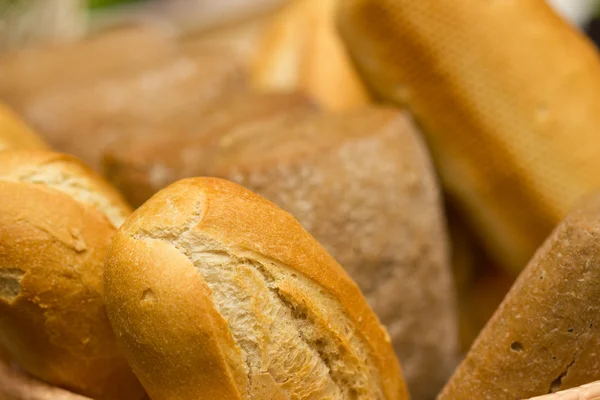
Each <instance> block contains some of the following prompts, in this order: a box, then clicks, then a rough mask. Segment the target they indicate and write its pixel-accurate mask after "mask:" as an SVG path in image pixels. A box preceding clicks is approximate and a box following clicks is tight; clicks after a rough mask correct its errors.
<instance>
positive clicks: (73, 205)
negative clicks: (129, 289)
mask: <svg viewBox="0 0 600 400" xmlns="http://www.w3.org/2000/svg"><path fill="white" fill-rule="evenodd" d="M0 204H1V205H2V207H0V248H1V249H2V251H0V326H2V329H1V330H0V346H1V347H2V348H3V349H4V350H5V351H6V352H7V353H8V356H9V357H10V358H11V359H13V360H14V361H15V362H17V363H18V364H19V365H21V366H22V367H23V368H25V369H26V370H27V371H28V372H30V373H31V374H32V375H34V376H36V377H38V378H41V379H43V380H45V381H47V382H49V383H50V384H51V385H55V386H60V387H65V388H68V389H70V390H72V391H74V392H78V393H82V394H85V395H87V396H90V397H93V398H95V399H100V400H101V399H107V400H108V399H110V400H112V399H124V400H125V399H127V400H134V399H140V398H141V397H142V395H143V390H142V389H141V387H140V386H139V383H138V382H137V379H136V378H135V377H134V376H133V373H132V372H131V370H130V368H129V366H128V365H127V363H126V361H125V360H124V359H123V356H122V355H121V353H120V350H119V349H118V346H117V344H116V340H115V337H114V334H113V333H112V329H111V327H110V324H109V321H108V319H107V316H106V309H105V306H104V301H103V298H102V295H103V282H102V278H103V266H104V257H105V255H106V251H107V248H108V245H109V244H110V241H111V239H112V236H113V234H114V233H115V230H116V227H118V226H120V225H121V223H122V221H123V219H124V218H125V217H127V216H128V215H129V213H130V212H131V210H130V208H129V206H127V205H126V204H125V203H124V201H123V200H122V198H121V197H120V195H119V194H118V193H117V192H116V190H114V189H113V188H111V187H110V186H109V185H108V184H107V183H106V182H104V181H103V180H102V179H101V178H100V177H98V176H96V175H95V174H94V173H93V172H91V171H89V169H88V168H86V167H85V166H83V165H82V164H81V163H80V162H79V161H77V160H76V159H73V158H72V157H69V156H65V155H61V154H57V153H53V152H49V151H42V150H38V151H33V150H29V151H27V150H21V151H18V150H14V151H5V152H0ZM6 362H7V360H6V358H5V359H4V360H3V361H2V363H1V364H3V367H2V371H3V372H2V374H1V375H2V376H1V379H5V380H9V379H10V381H11V384H10V385H7V386H5V387H4V388H3V389H4V390H5V391H6V392H8V393H12V396H15V397H14V398H15V399H18V400H25V399H31V398H36V396H38V395H41V394H42V393H44V392H45V391H46V389H45V387H42V386H41V385H39V384H35V383H33V381H32V380H31V379H27V378H25V377H23V376H22V374H16V373H9V372H10V371H8V370H7V369H6V368H7V364H6ZM7 374H8V375H7ZM13 375H14V376H13ZM51 392H53V391H51ZM0 393H2V391H0ZM57 393H58V392H57ZM27 396H30V397H27Z"/></svg>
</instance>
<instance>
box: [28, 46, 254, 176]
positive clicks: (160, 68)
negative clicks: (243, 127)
mask: <svg viewBox="0 0 600 400" xmlns="http://www.w3.org/2000/svg"><path fill="white" fill-rule="evenodd" d="M243 87H244V77H243V74H242V72H241V70H240V68H238V66H237V65H236V64H235V62H233V60H232V58H231V57H230V55H229V53H227V52H218V51H214V52H208V53H203V54H195V55H190V56H186V55H181V56H179V57H175V58H172V59H169V60H168V61H160V62H157V63H154V64H152V65H150V66H146V67H145V68H144V69H142V70H140V69H139V68H133V69H129V70H126V71H119V73H117V74H112V75H107V76H102V77H99V78H97V79H94V80H92V81H86V82H81V83H80V84H77V85H71V86H61V87H57V88H54V89H52V90H48V91H41V92H39V93H36V94H34V95H31V96H28V97H27V98H26V99H23V101H22V102H20V103H19V104H18V106H17V109H18V110H19V111H20V112H21V114H22V115H23V116H24V117H25V118H26V119H27V120H28V121H29V122H30V123H31V124H32V125H33V126H34V127H35V128H37V130H38V131H39V132H40V134H41V135H42V136H43V137H45V138H46V139H47V140H48V142H49V143H50V144H51V145H52V146H53V147H54V148H56V149H57V150H59V151H63V152H67V153H71V154H74V155H76V156H78V157H79V158H81V159H82V160H83V161H84V162H85V163H86V164H87V165H89V166H90V167H92V168H94V169H97V170H98V169H99V168H100V162H101V155H102V152H103V150H104V149H105V148H106V147H107V146H108V145H109V144H110V143H111V142H112V141H113V140H115V139H116V138H119V137H122V136H123V135H126V134H127V129H123V128H122V127H128V126H130V125H131V123H132V121H140V122H141V123H146V124H155V123H159V122H160V121H164V120H167V119H168V118H170V117H171V115H172V114H173V113H175V112H177V111H180V110H182V109H188V110H199V109H201V108H202V107H204V106H205V105H206V104H208V103H210V102H212V101H215V100H216V99H218V98H219V97H221V96H224V95H226V94H227V93H228V92H229V91H230V90H234V89H235V90H241V89H242V88H243Z"/></svg>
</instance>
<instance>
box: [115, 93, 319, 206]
mask: <svg viewBox="0 0 600 400" xmlns="http://www.w3.org/2000/svg"><path fill="white" fill-rule="evenodd" d="M315 112H317V108H316V106H315V105H314V104H313V102H312V101H310V100H309V99H308V98H307V97H306V96H304V95H301V94H298V93H254V92H248V93H246V94H240V93H234V94H231V95H230V96H226V97H224V98H223V99H221V100H220V101H216V102H214V103H213V104H211V105H210V106H208V107H206V108H205V109H203V110H202V111H194V112H193V113H190V112H187V111H186V112H184V113H179V114H178V115H177V117H176V118H171V119H169V120H168V121H165V123H162V124H154V125H152V126H144V125H143V124H142V125H140V124H139V123H138V124H134V125H132V126H131V127H129V128H128V132H129V134H128V135H126V136H124V137H122V138H121V139H119V140H116V141H115V142H114V143H113V144H112V145H111V146H109V147H108V148H107V150H106V153H105V156H104V173H105V175H106V176H107V177H108V178H109V179H110V180H111V182H112V183H113V184H114V185H115V186H116V187H117V188H118V189H119V190H120V191H121V192H122V193H123V194H124V195H125V197H126V198H127V200H128V201H129V202H130V203H131V204H133V205H134V206H139V205H141V204H142V203H143V202H144V201H146V200H148V199H149V198H150V196H152V195H153V194H154V193H156V192H157V191H159V190H160V189H162V188H164V187H165V186H167V185H169V184H171V183H173V182H175V181H176V180H178V179H181V178H184V177H190V176H195V175H197V174H198V173H203V172H205V171H206V168H207V166H209V165H210V164H211V163H212V159H213V158H214V156H215V150H214V149H215V146H216V145H218V143H219V141H220V138H221V137H222V136H224V135H226V134H228V133H231V134H234V133H233V132H247V131H250V132H257V131H262V130H269V131H277V132H278V134H279V135H281V136H282V137H285V135H286V133H285V130H284V129H277V128H276V127H279V126H281V125H284V124H285V126H287V125H288V124H290V125H291V124H294V123H297V122H298V121H299V120H300V119H303V118H304V117H306V116H308V115H310V114H312V113H315ZM181 114H183V115H181ZM132 132H135V133H132ZM200 166H203V167H200Z"/></svg>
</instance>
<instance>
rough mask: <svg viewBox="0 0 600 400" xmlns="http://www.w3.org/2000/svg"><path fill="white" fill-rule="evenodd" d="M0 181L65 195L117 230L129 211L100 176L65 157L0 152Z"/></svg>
mask: <svg viewBox="0 0 600 400" xmlns="http://www.w3.org/2000/svg"><path fill="white" fill-rule="evenodd" d="M0 180H2V181H13V182H27V183H35V184H40V185H45V186H48V187H50V188H52V189H56V190H58V191H61V192H64V193H66V194H68V195H70V196H71V197H72V198H74V199H75V200H77V201H79V202H81V203H84V204H89V205H92V206H95V207H96V208H98V210H100V211H102V212H103V213H104V214H106V216H107V217H108V219H109V220H110V222H111V223H112V224H113V226H115V227H117V228H118V227H119V226H121V224H122V223H123V221H124V220H125V218H127V217H128V216H129V214H131V211H132V210H131V208H130V207H129V206H128V205H127V203H126V202H125V200H124V199H123V198H122V196H121V194H120V193H119V192H117V190H116V189H114V188H113V187H112V186H111V185H110V184H108V183H107V182H106V181H104V179H103V178H102V177H100V176H98V175H97V174H96V173H95V172H93V171H92V170H90V169H89V168H88V167H86V166H85V165H83V163H81V162H80V161H79V160H77V159H76V158H74V157H71V156H68V155H65V154H60V153H54V152H51V151H44V150H38V151H34V150H21V151H18V150H14V151H6V152H0Z"/></svg>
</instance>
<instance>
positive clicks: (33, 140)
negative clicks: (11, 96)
mask: <svg viewBox="0 0 600 400" xmlns="http://www.w3.org/2000/svg"><path fill="white" fill-rule="evenodd" d="M44 148H47V146H46V144H45V143H44V142H43V141H42V139H40V138H38V137H37V136H36V135H35V133H33V131H32V130H31V129H29V127H28V126H27V125H26V124H25V122H23V121H21V119H20V118H19V117H18V116H17V115H16V113H15V112H13V111H12V110H11V109H9V108H8V107H6V106H4V105H2V103H0V151H1V150H7V149H44Z"/></svg>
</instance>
